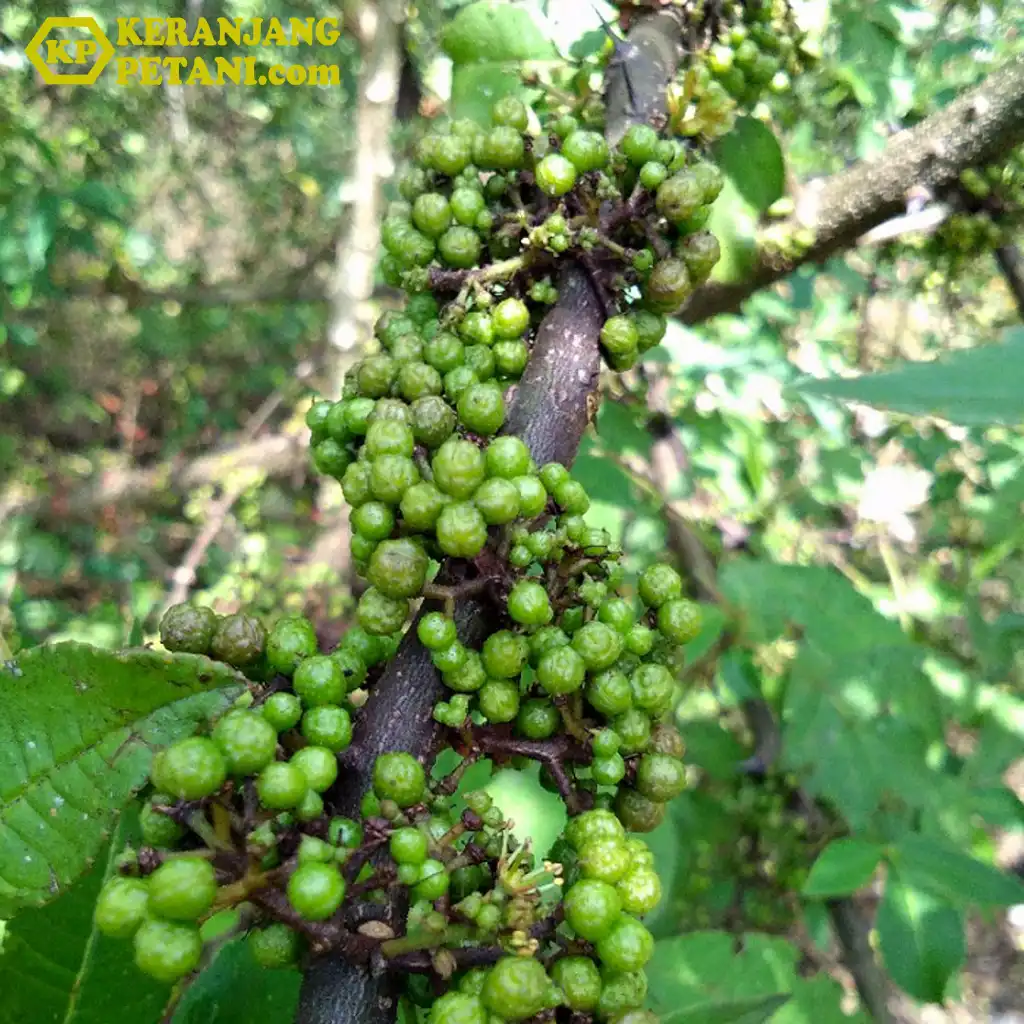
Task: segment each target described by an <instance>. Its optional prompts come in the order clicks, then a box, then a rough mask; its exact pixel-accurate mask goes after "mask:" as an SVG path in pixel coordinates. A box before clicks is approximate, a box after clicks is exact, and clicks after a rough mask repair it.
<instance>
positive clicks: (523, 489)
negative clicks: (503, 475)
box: [512, 476, 548, 519]
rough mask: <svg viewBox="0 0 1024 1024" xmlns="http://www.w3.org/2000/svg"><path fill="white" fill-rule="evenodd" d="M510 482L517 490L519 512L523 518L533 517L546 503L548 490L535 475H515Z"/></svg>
mask: <svg viewBox="0 0 1024 1024" xmlns="http://www.w3.org/2000/svg"><path fill="white" fill-rule="evenodd" d="M512 482H513V483H514V484H515V485H516V490H518V491H519V514H520V515H521V516H522V517H523V518H524V519H535V518H536V517H537V516H539V515H540V514H541V513H542V512H543V511H544V509H545V508H546V507H547V503H548V492H547V491H546V490H545V489H544V485H543V484H542V483H541V482H540V479H539V478H538V477H535V476H517V477H514V478H513V480H512Z"/></svg>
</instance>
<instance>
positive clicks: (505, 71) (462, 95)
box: [449, 63, 523, 127]
mask: <svg viewBox="0 0 1024 1024" xmlns="http://www.w3.org/2000/svg"><path fill="white" fill-rule="evenodd" d="M522 92H523V80H522V78H521V76H520V75H519V74H518V73H517V72H516V71H514V70H509V65H508V64H498V63H486V64H456V65H455V69H454V71H453V72H452V92H451V99H450V101H449V109H450V112H451V115H452V117H453V118H456V119H457V118H463V117H466V118H469V119H470V120H471V121H476V123H477V124H482V125H485V126H487V127H490V125H491V108H492V107H493V106H494V104H495V102H496V101H497V100H499V99H501V97H502V96H514V95H518V94H520V93H522Z"/></svg>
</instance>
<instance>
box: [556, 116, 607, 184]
mask: <svg viewBox="0 0 1024 1024" xmlns="http://www.w3.org/2000/svg"><path fill="white" fill-rule="evenodd" d="M562 156H564V157H565V158H566V159H568V160H570V161H571V162H572V164H573V166H574V167H575V168H576V170H577V171H579V172H580V174H585V173H586V172H587V171H599V170H601V169H602V168H604V167H606V166H607V165H608V158H609V153H608V143H607V142H605V141H604V136H603V135H600V134H599V133H598V132H590V131H578V132H573V133H572V134H571V135H570V136H568V137H567V138H566V140H565V141H564V142H563V143H562ZM556 194H560V193H556Z"/></svg>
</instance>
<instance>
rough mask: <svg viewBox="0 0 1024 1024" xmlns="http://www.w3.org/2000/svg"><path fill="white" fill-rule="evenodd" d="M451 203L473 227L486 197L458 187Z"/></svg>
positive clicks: (461, 219) (454, 213) (461, 220)
mask: <svg viewBox="0 0 1024 1024" xmlns="http://www.w3.org/2000/svg"><path fill="white" fill-rule="evenodd" d="M449 204H450V206H451V211H452V216H454V217H455V219H456V220H457V221H458V222H459V223H460V224H464V225H465V226H466V227H472V226H473V225H474V224H475V223H476V219H477V217H479V216H480V214H481V213H483V212H484V197H483V196H482V195H481V194H480V192H478V191H477V190H476V189H475V188H457V189H456V190H455V191H454V192H452V195H451V199H450V200H449ZM439 369H440V367H439Z"/></svg>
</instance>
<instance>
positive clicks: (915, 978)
mask: <svg viewBox="0 0 1024 1024" xmlns="http://www.w3.org/2000/svg"><path fill="white" fill-rule="evenodd" d="M875 927H876V928H877V929H878V942H879V947H880V948H881V951H882V960H883V962H884V963H885V968H886V970H887V971H888V972H889V974H890V975H891V976H892V979H893V981H895V982H896V984H897V985H899V986H900V987H901V988H903V989H905V990H906V991H907V992H909V993H910V995H912V996H913V997H914V998H915V999H920V1000H922V1001H923V1002H927V1003H938V1002H941V1001H942V999H943V996H944V995H945V992H946V986H947V985H948V984H949V979H950V978H951V977H952V975H953V973H954V972H955V971H956V970H957V968H958V967H959V966H960V965H961V964H962V963H963V960H964V953H965V950H964V928H963V919H962V917H961V915H960V913H959V912H958V911H957V910H955V909H954V908H953V907H951V906H949V905H948V904H946V903H943V902H942V901H941V900H939V899H937V898H936V897H935V896H932V895H931V894H930V893H927V892H923V891H922V890H920V889H918V888H915V887H914V886H913V885H911V884H910V883H909V882H908V881H907V880H906V879H904V878H903V877H902V876H901V875H900V873H899V872H897V871H895V870H890V871H889V877H888V878H887V879H886V884H885V894H884V895H883V897H882V902H881V905H880V906H879V908H878V916H877V918H876V919H875Z"/></svg>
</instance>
